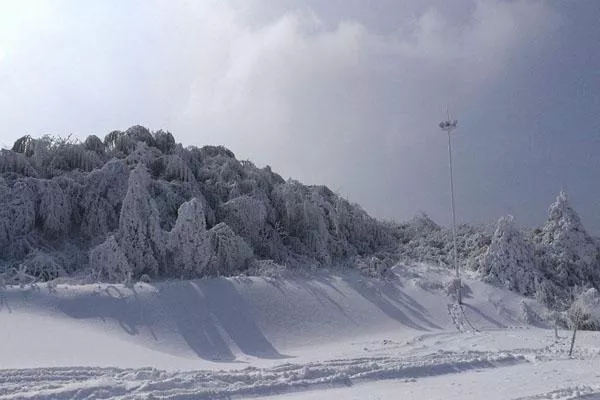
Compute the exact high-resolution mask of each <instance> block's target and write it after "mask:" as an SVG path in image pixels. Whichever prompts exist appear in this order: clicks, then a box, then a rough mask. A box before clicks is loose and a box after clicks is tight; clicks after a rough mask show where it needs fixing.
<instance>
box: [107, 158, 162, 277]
mask: <svg viewBox="0 0 600 400" xmlns="http://www.w3.org/2000/svg"><path fill="white" fill-rule="evenodd" d="M149 181H150V178H149V175H148V172H147V171H146V169H145V167H144V166H143V165H138V166H137V167H136V168H135V169H134V170H133V171H132V172H131V174H130V175H129V181H128V189H127V194H126V195H125V199H124V200H123V206H122V207H121V215H120V218H119V236H118V242H119V244H120V246H121V248H122V249H123V252H124V253H125V256H126V257H127V260H128V261H129V263H130V264H131V266H132V269H133V273H134V275H135V276H139V275H141V274H148V275H150V276H157V275H158V274H159V265H160V262H161V261H162V259H163V258H164V243H163V232H162V231H161V229H160V222H159V218H158V210H157V209H156V205H155V204H154V200H152V197H151V196H150V193H149V192H148V185H149Z"/></svg>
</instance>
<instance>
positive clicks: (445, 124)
mask: <svg viewBox="0 0 600 400" xmlns="http://www.w3.org/2000/svg"><path fill="white" fill-rule="evenodd" d="M457 126H458V121H457V120H450V115H449V114H448V119H447V120H446V121H442V122H440V124H439V127H440V129H441V130H442V131H444V132H446V133H447V134H448V158H449V159H450V198H451V203H452V247H453V253H454V254H453V260H454V269H455V271H456V282H455V283H456V299H457V301H458V304H462V293H461V286H462V285H461V281H460V269H459V267H458V252H457V251H456V211H455V208H454V176H453V172H452V131H453V130H454V129H456V127H457Z"/></svg>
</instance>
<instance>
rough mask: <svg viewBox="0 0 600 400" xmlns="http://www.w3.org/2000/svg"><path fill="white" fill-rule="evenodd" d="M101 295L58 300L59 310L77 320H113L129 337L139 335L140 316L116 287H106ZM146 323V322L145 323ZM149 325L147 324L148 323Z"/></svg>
mask: <svg viewBox="0 0 600 400" xmlns="http://www.w3.org/2000/svg"><path fill="white" fill-rule="evenodd" d="M103 292H104V294H101V293H90V294H86V295H79V296H77V297H76V298H69V299H65V298H63V299H59V300H58V302H57V303H56V305H57V307H58V309H59V310H61V311H62V312H64V313H65V314H67V315H69V316H70V317H73V318H77V319H90V318H100V319H101V320H102V321H106V320H114V321H117V322H118V323H119V325H120V326H121V328H123V330H124V331H125V332H127V333H128V334H130V335H137V334H138V333H139V330H138V325H140V324H142V322H143V321H142V320H141V314H140V312H139V310H135V308H134V307H133V306H132V304H130V302H128V301H127V299H126V296H125V295H124V294H123V293H122V292H121V290H120V289H119V288H117V287H116V286H112V285H111V286H108V287H106V289H105V290H104V291H103ZM147 323H148V322H147ZM148 324H149V323H148Z"/></svg>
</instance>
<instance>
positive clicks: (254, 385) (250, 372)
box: [0, 351, 526, 400]
mask: <svg viewBox="0 0 600 400" xmlns="http://www.w3.org/2000/svg"><path fill="white" fill-rule="evenodd" d="M521 362H526V360H525V358H524V357H523V356H520V355H514V354H510V353H491V352H467V353H451V352H443V351H440V352H437V353H433V354H430V355H426V356H419V357H416V356H415V357H407V358H395V357H364V358H357V359H343V360H331V361H326V362H316V363H307V364H282V365H279V366H276V367H273V368H265V369H260V368H255V367H248V368H244V369H240V370H223V371H185V372H165V371H161V370H157V369H154V368H142V369H119V368H89V367H87V368H39V369H23V370H2V371H0V399H1V400H8V399H11V400H14V399H52V398H70V399H91V398H93V399H107V398H111V399H122V400H126V399H127V400H130V399H148V398H150V399H172V400H182V399H215V398H217V399H218V398H231V397H243V396H256V395H269V394H279V393H285V392H289V391H299V390H308V389H316V388H318V387H322V386H326V387H331V386H349V385H352V384H353V383H355V382H358V381H366V380H381V379H415V378H420V377H427V376H436V375H443V374H451V373H459V372H463V371H468V370H473V369H484V368H495V367H500V366H508V365H514V364H517V363H521Z"/></svg>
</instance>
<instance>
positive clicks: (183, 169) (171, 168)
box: [165, 155, 194, 182]
mask: <svg viewBox="0 0 600 400" xmlns="http://www.w3.org/2000/svg"><path fill="white" fill-rule="evenodd" d="M166 165H167V166H166V168H165V179H167V180H174V179H175V180H180V181H184V182H188V181H191V180H192V179H194V173H193V172H192V170H191V169H190V168H189V167H188V166H187V164H186V162H185V161H183V160H182V159H181V157H179V156H177V155H168V156H166Z"/></svg>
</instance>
